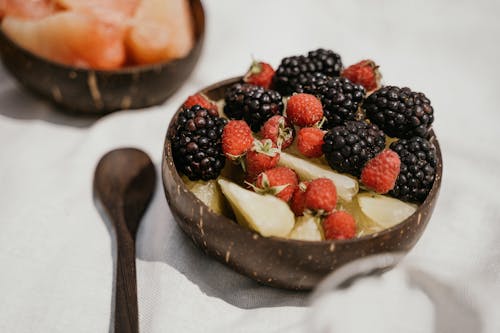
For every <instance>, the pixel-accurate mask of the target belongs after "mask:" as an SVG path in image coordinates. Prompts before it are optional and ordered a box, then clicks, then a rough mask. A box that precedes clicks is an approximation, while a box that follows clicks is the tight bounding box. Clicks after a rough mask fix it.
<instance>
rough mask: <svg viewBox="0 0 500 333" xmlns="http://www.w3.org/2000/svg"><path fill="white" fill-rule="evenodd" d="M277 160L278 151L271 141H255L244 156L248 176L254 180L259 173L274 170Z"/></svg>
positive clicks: (278, 156)
mask: <svg viewBox="0 0 500 333" xmlns="http://www.w3.org/2000/svg"><path fill="white" fill-rule="evenodd" d="M279 159H280V151H279V149H278V147H277V146H276V145H275V144H274V143H273V142H272V141H271V140H269V139H263V140H255V141H254V143H253V146H252V148H251V149H250V150H249V151H248V152H247V156H246V168H247V173H248V176H249V177H250V179H254V178H255V177H257V176H258V175H259V173H261V172H263V171H266V170H269V169H272V168H274V167H275V166H276V165H277V164H278V161H279Z"/></svg>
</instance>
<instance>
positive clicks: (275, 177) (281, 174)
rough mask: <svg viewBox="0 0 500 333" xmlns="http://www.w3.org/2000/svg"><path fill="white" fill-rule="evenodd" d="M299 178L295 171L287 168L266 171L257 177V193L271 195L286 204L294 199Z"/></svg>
mask: <svg viewBox="0 0 500 333" xmlns="http://www.w3.org/2000/svg"><path fill="white" fill-rule="evenodd" d="M298 184H299V178H298V176H297V174H296V173H295V171H293V170H292V169H289V168H285V167H277V168H273V169H269V170H266V171H264V172H262V173H261V174H260V175H258V176H257V180H256V182H255V191H256V192H258V193H271V194H273V195H275V196H276V197H278V198H280V199H281V200H283V201H285V202H289V201H290V199H291V198H292V195H293V192H294V191H295V188H296V187H297V186H298Z"/></svg>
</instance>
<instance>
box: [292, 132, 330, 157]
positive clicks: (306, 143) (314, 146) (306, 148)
mask: <svg viewBox="0 0 500 333" xmlns="http://www.w3.org/2000/svg"><path fill="white" fill-rule="evenodd" d="M324 136H325V132H323V131H322V130H321V129H319V128H317V127H304V128H301V129H300V130H299V132H298V134H297V148H298V149H299V151H300V152H301V153H302V155H304V156H305V157H311V158H315V157H321V156H322V155H323V150H322V147H323V144H324V143H325V142H324V141H323V137H324Z"/></svg>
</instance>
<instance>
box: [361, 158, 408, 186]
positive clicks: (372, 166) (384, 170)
mask: <svg viewBox="0 0 500 333" xmlns="http://www.w3.org/2000/svg"><path fill="white" fill-rule="evenodd" d="M400 166H401V160H400V159H399V156H398V154H396V153H395V152H393V151H392V150H390V149H385V150H384V151H382V152H381V153H380V154H378V155H377V156H375V157H374V158H372V159H371V160H369V161H368V163H366V165H365V167H364V168H363V171H362V172H361V182H363V184H364V185H365V186H366V187H368V188H370V189H372V190H374V191H375V192H377V193H380V194H384V193H387V192H389V191H390V190H392V189H393V188H394V185H395V184H396V179H397V178H398V175H399V169H400Z"/></svg>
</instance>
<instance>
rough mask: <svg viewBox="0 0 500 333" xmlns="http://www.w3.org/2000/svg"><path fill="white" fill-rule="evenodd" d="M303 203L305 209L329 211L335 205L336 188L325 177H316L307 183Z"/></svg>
mask: <svg viewBox="0 0 500 333" xmlns="http://www.w3.org/2000/svg"><path fill="white" fill-rule="evenodd" d="M304 205H305V208H306V209H309V210H311V211H313V212H316V213H319V214H320V215H321V214H324V213H328V212H331V211H332V210H334V209H335V206H336V205H337V188H336V187H335V184H334V183H333V182H332V181H331V180H330V179H327V178H316V179H314V180H313V181H311V182H310V183H309V184H308V185H307V189H306V192H305V198H304Z"/></svg>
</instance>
